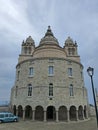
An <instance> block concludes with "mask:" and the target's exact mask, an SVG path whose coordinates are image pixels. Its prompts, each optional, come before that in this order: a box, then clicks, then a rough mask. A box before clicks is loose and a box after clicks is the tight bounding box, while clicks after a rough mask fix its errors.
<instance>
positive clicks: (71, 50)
mask: <svg viewBox="0 0 98 130" xmlns="http://www.w3.org/2000/svg"><path fill="white" fill-rule="evenodd" d="M77 47H78V46H77V43H76V41H75V42H73V40H72V39H71V38H70V37H68V38H67V39H66V40H65V45H64V50H65V51H66V54H67V57H68V58H69V59H73V60H76V61H79V62H80V58H79V55H78V52H77Z"/></svg>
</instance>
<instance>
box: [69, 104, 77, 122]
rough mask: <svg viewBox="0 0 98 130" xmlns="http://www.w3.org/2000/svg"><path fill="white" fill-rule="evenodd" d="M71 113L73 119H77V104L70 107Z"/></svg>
mask: <svg viewBox="0 0 98 130" xmlns="http://www.w3.org/2000/svg"><path fill="white" fill-rule="evenodd" d="M69 115H70V120H71V121H74V120H77V119H76V107H75V106H71V107H70V111H69Z"/></svg>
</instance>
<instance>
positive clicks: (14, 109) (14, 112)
mask: <svg viewBox="0 0 98 130" xmlns="http://www.w3.org/2000/svg"><path fill="white" fill-rule="evenodd" d="M13 114H14V115H16V106H15V105H14V106H13Z"/></svg>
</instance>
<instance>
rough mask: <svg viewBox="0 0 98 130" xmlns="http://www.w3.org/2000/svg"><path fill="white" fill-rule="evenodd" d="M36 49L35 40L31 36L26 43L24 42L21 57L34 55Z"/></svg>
mask: <svg viewBox="0 0 98 130" xmlns="http://www.w3.org/2000/svg"><path fill="white" fill-rule="evenodd" d="M34 48H35V43H34V40H33V39H32V37H31V36H29V37H28V38H27V39H26V41H25V42H24V41H23V42H22V51H21V55H32V53H33V51H34Z"/></svg>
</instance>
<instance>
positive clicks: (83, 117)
mask: <svg viewBox="0 0 98 130" xmlns="http://www.w3.org/2000/svg"><path fill="white" fill-rule="evenodd" d="M82 115H83V120H84V110H82Z"/></svg>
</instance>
